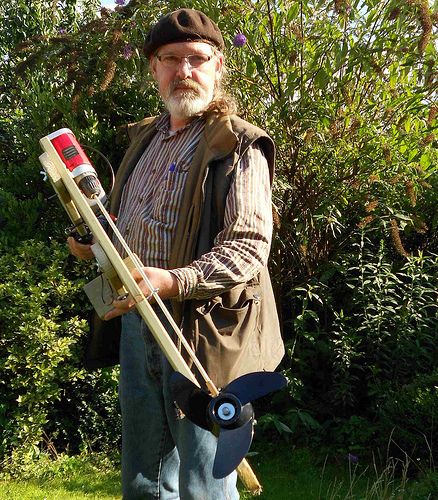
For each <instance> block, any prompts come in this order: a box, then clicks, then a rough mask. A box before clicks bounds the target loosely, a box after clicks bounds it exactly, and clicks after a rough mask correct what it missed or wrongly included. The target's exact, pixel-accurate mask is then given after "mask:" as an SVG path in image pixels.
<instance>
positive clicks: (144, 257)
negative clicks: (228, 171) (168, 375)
mask: <svg viewBox="0 0 438 500" xmlns="http://www.w3.org/2000/svg"><path fill="white" fill-rule="evenodd" d="M157 129H158V133H157V134H155V136H154V137H153V139H152V141H151V142H150V144H149V146H148V147H147V148H146V150H145V151H144V153H143V155H142V156H141V158H140V160H139V162H138V164H137V165H136V167H135V168H134V171H133V173H132V174H131V176H130V177H129V179H128V181H127V183H126V185H125V187H124V189H123V194H122V199H121V205H120V211H119V216H118V220H117V226H118V228H119V230H120V232H121V233H122V235H123V236H124V237H125V239H126V241H127V243H128V245H129V246H130V248H131V249H132V250H133V251H134V252H135V253H136V254H137V255H138V256H139V257H140V260H141V261H142V262H143V264H144V265H145V266H152V267H160V268H164V269H167V268H168V259H169V255H170V250H171V248H172V244H173V237H174V234H175V230H176V226H177V223H178V214H179V207H180V203H181V198H182V194H183V190H184V185H185V180H186V177H187V172H188V169H189V168H190V163H191V161H192V159H193V156H194V154H195V151H196V147H197V145H198V143H199V140H200V138H201V135H202V132H203V130H204V120H203V119H202V118H197V119H195V120H194V121H192V122H190V123H189V124H188V125H187V126H186V127H184V128H183V129H180V130H178V131H177V132H170V131H169V115H168V114H167V113H165V114H164V115H162V116H161V117H160V118H159V121H158V122H157ZM271 235H272V211H271V190H270V180H269V169H268V165H267V161H266V159H265V157H264V156H263V153H262V152H261V150H260V149H259V148H258V146H252V147H250V148H249V149H248V151H247V152H246V153H245V154H244V155H243V156H242V158H241V159H240V161H239V164H238V165H237V169H236V175H235V178H234V180H233V182H232V184H231V187H230V191H229V193H228V196H227V201H226V206H225V215H224V229H223V230H222V231H221V232H220V233H219V234H218V235H217V237H216V239H215V242H214V247H213V248H212V249H211V251H209V252H208V253H206V254H204V255H203V256H201V257H200V258H199V259H197V260H196V261H194V262H192V263H191V264H190V265H188V266H186V267H184V268H179V269H174V270H172V273H173V274H174V275H175V276H176V277H177V279H178V285H179V292H180V293H179V298H180V299H181V300H182V299H189V298H197V299H201V298H208V297H212V296H214V295H217V294H218V293H220V292H221V291H223V290H225V289H228V288H230V287H232V286H234V285H236V284H238V283H245V282H246V281H248V280H250V279H251V278H252V277H254V276H255V275H256V274H257V273H258V272H259V271H260V270H261V268H262V267H263V266H264V265H265V264H266V262H267V259H268V255H269V249H270V244H271ZM115 246H116V248H117V249H118V250H119V252H120V253H121V254H122V255H123V254H124V252H123V250H122V248H121V245H120V243H118V242H117V241H115Z"/></svg>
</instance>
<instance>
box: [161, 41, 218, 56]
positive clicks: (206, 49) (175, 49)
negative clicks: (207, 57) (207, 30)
mask: <svg viewBox="0 0 438 500" xmlns="http://www.w3.org/2000/svg"><path fill="white" fill-rule="evenodd" d="M157 52H158V53H159V54H163V53H164V52H171V53H172V54H187V53H189V52H190V53H200V54H212V52H213V47H212V46H211V45H210V44H209V43H207V42H191V41H187V42H174V43H167V44H166V45H162V46H161V47H160V48H159V49H158V51H157Z"/></svg>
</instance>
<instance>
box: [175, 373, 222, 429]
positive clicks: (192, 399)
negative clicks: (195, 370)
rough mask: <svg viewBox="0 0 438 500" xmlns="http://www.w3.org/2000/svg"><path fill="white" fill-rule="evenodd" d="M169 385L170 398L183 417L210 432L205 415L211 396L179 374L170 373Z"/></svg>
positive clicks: (209, 423) (211, 427) (211, 426)
mask: <svg viewBox="0 0 438 500" xmlns="http://www.w3.org/2000/svg"><path fill="white" fill-rule="evenodd" d="M170 385H171V390H172V397H173V399H174V401H176V403H177V405H178V406H179V408H180V409H181V410H182V412H183V413H184V415H185V416H186V417H187V418H188V419H189V420H190V421H192V422H193V423H194V424H196V425H198V426H199V427H202V428H203V429H206V430H207V431H211V430H212V429H213V424H212V422H211V421H210V419H209V418H208V415H207V407H208V405H209V403H210V401H211V399H212V398H211V396H210V395H208V394H207V393H206V392H204V391H203V390H202V389H200V388H199V387H198V386H196V385H195V384H194V383H193V382H191V381H190V380H189V379H188V378H186V377H184V375H181V373H179V372H174V373H172V375H171V376H170Z"/></svg>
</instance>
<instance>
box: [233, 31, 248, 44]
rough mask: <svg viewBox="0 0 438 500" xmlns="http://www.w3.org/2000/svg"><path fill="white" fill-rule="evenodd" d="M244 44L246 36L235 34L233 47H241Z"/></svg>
mask: <svg viewBox="0 0 438 500" xmlns="http://www.w3.org/2000/svg"><path fill="white" fill-rule="evenodd" d="M245 43H246V36H245V35H244V34H243V33H237V35H236V36H235V37H234V39H233V45H234V46H235V47H243V46H244V45H245Z"/></svg>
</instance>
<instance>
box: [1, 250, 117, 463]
mask: <svg viewBox="0 0 438 500" xmlns="http://www.w3.org/2000/svg"><path fill="white" fill-rule="evenodd" d="M81 268H82V274H83V273H84V271H86V265H84V264H82V265H80V264H72V263H71V261H70V259H69V258H68V252H67V249H66V245H65V244H62V245H61V244H58V243H55V242H51V243H50V244H49V245H46V244H44V243H42V242H37V241H32V240H30V241H27V242H24V243H22V244H21V245H20V246H19V247H17V249H16V253H14V254H7V255H4V256H2V257H1V258H0V269H2V283H1V284H0V330H1V332H2V336H1V338H0V359H1V362H0V384H1V391H0V425H1V427H2V442H1V448H0V455H1V456H7V455H8V454H9V453H11V451H12V450H15V457H16V459H18V456H19V455H20V453H22V454H24V455H27V454H29V453H34V454H38V453H39V451H40V449H41V448H43V447H49V448H50V447H51V449H52V451H54V450H55V448H54V445H55V444H59V446H60V448H61V449H70V450H72V451H75V450H78V449H79V447H80V446H81V445H82V444H83V443H90V444H91V443H93V444H95V443H96V441H98V440H97V437H96V436H95V435H93V434H95V433H98V435H99V441H101V444H103V445H105V443H109V442H111V444H113V443H114V439H113V435H114V427H117V425H118V424H117V423H114V424H113V425H111V423H110V422H111V419H113V420H114V421H118V413H117V405H116V402H117V397H116V391H115V381H114V379H113V377H106V379H105V378H99V376H98V375H93V374H87V373H86V372H85V371H84V370H83V368H82V367H81V356H82V344H83V340H84V338H85V336H86V334H87V330H88V326H87V323H86V321H85V320H84V319H83V316H84V312H85V313H86V310H87V309H88V308H89V306H88V305H85V301H84V296H83V293H82V290H81V286H82V284H83V279H77V278H76V279H73V276H74V275H75V276H77V275H80V274H81V273H80V269H81ZM96 389H100V394H101V395H102V396H103V398H102V401H101V403H100V405H95V406H94V407H93V408H89V406H88V401H93V402H94V403H95V402H96V399H98V398H97V395H96V394H95V392H94V391H95V390H96ZM72 400H73V401H75V410H74V411H72V406H71V405H70V408H69V409H70V413H69V414H66V413H64V412H62V411H60V408H61V407H64V410H65V407H66V406H67V405H68V402H71V401H72ZM97 412H100V413H101V418H100V420H105V421H104V422H102V421H99V419H98V418H97V417H96V416H95V415H96V414H97ZM66 419H68V421H69V425H66V422H65V420H66ZM107 420H108V421H107ZM92 422H93V423H94V425H90V426H89V424H91V423H92ZM88 426H89V428H88ZM96 427H100V429H99V430H97V429H96ZM60 429H62V433H63V436H62V437H63V439H61V436H60V432H61V431H60ZM69 429H70V431H69ZM72 429H74V432H73V430H72ZM102 433H103V434H105V436H106V439H102V438H101V435H102ZM108 436H111V437H110V438H109V437H108ZM97 447H98V446H96V448H97ZM20 450H21V451H20Z"/></svg>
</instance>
